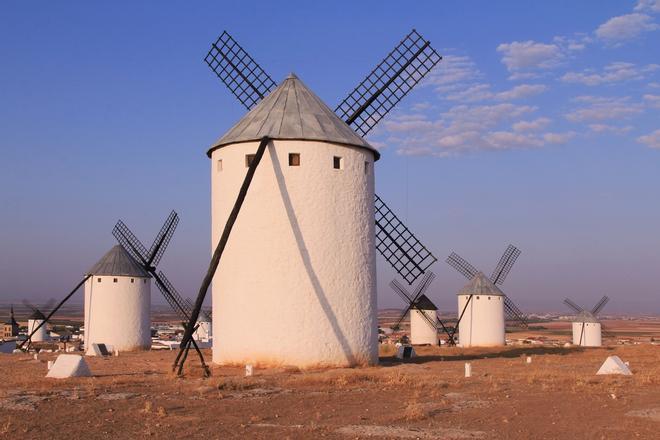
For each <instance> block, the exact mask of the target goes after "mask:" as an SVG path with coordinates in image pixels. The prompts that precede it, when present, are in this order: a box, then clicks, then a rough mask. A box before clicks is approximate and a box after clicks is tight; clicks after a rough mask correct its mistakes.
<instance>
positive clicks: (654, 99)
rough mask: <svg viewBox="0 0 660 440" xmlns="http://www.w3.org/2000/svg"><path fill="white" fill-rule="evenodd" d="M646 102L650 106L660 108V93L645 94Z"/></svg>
mask: <svg viewBox="0 0 660 440" xmlns="http://www.w3.org/2000/svg"><path fill="white" fill-rule="evenodd" d="M644 102H645V103H646V105H648V106H649V107H653V108H659V109H660V95H644Z"/></svg>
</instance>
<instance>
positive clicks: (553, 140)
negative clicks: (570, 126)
mask: <svg viewBox="0 0 660 440" xmlns="http://www.w3.org/2000/svg"><path fill="white" fill-rule="evenodd" d="M574 136H575V133H573V132H572V131H569V132H566V133H544V134H543V137H542V138H543V140H544V141H545V142H547V143H548V144H565V143H566V142H568V141H569V140H571V139H572V138H573V137H574Z"/></svg>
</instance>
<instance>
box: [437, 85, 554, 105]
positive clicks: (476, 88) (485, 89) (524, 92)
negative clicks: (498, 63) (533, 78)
mask: <svg viewBox="0 0 660 440" xmlns="http://www.w3.org/2000/svg"><path fill="white" fill-rule="evenodd" d="M547 88H548V87H547V86H545V85H542V84H520V85H518V86H515V87H513V88H511V89H509V90H505V91H503V92H497V93H496V92H492V91H491V90H490V84H474V85H470V86H468V87H467V88H466V89H464V90H459V91H457V92H454V93H451V94H449V95H447V96H446V98H445V99H447V100H449V101H461V102H479V101H489V100H495V101H513V100H516V99H523V98H527V97H530V96H534V95H538V94H539V93H543V92H544V91H545V90H547Z"/></svg>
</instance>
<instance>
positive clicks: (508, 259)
mask: <svg viewBox="0 0 660 440" xmlns="http://www.w3.org/2000/svg"><path fill="white" fill-rule="evenodd" d="M520 253H521V252H520V249H518V248H517V247H515V246H514V245H512V244H510V245H509V246H508V247H507V248H506V250H505V251H504V254H502V257H501V258H500V261H499V262H498V263H497V266H495V269H494V270H493V274H492V275H491V276H490V280H491V281H492V282H493V284H495V285H498V284H502V283H504V280H505V279H506V277H507V276H508V275H509V272H511V268H512V267H513V264H514V263H515V262H516V260H517V259H518V257H519V256H520Z"/></svg>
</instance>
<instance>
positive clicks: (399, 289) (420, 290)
mask: <svg viewBox="0 0 660 440" xmlns="http://www.w3.org/2000/svg"><path fill="white" fill-rule="evenodd" d="M434 279H435V274H434V273H433V272H431V271H428V272H426V273H425V274H424V277H423V278H422V281H420V282H419V284H418V285H417V287H415V290H414V291H413V293H412V294H411V293H409V292H408V291H407V290H406V288H405V287H403V286H402V285H401V284H400V283H399V282H398V281H397V280H392V281H391V282H390V287H391V288H392V290H394V291H395V292H396V293H397V294H398V295H399V297H401V299H402V300H403V301H405V302H407V303H408V306H407V307H406V309H405V310H404V312H403V313H402V314H401V317H400V318H399V320H398V321H397V323H396V324H395V326H394V327H395V328H398V326H399V325H400V324H401V321H403V318H405V317H406V315H407V314H408V312H409V311H410V310H411V309H416V310H418V311H420V312H421V315H422V317H423V318H424V319H425V321H426V322H427V324H429V325H430V326H431V328H433V329H434V330H435V331H437V330H438V325H437V323H435V322H433V321H432V320H431V319H430V318H429V317H428V316H427V315H426V313H424V311H423V310H421V309H420V308H419V307H418V306H417V300H419V297H420V296H422V295H423V294H424V292H426V290H427V289H428V288H429V286H430V285H431V282H432V281H433V280H434Z"/></svg>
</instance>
